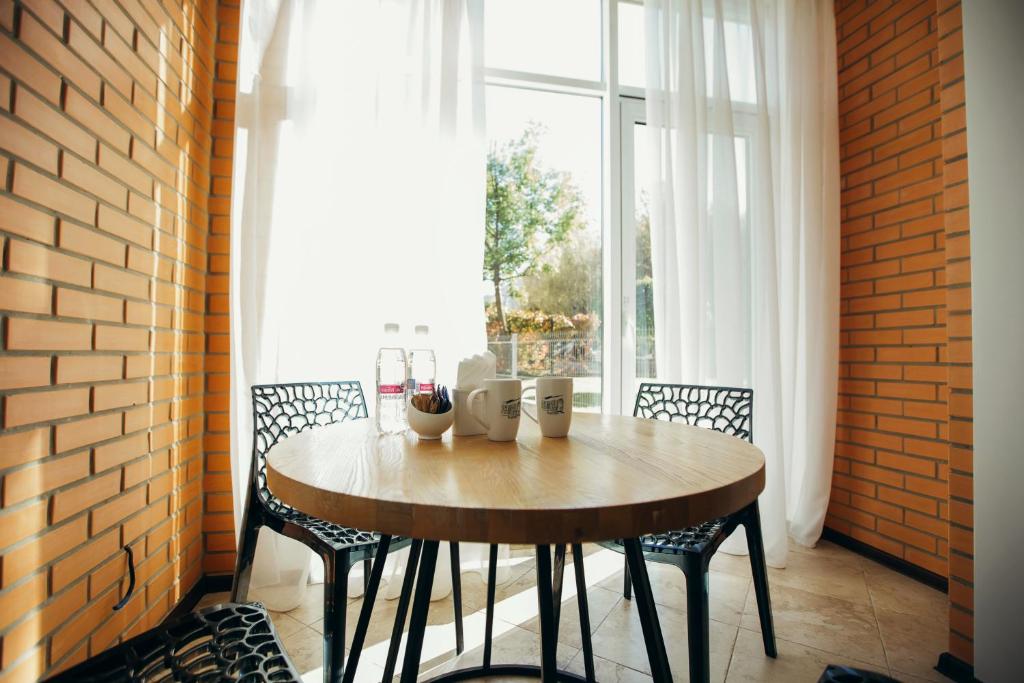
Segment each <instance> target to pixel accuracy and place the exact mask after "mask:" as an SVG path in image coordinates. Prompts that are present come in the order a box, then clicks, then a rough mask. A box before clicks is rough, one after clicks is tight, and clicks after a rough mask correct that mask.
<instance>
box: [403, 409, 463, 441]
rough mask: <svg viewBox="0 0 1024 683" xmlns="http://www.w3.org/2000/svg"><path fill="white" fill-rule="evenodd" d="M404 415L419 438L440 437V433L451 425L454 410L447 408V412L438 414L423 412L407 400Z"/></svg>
mask: <svg viewBox="0 0 1024 683" xmlns="http://www.w3.org/2000/svg"><path fill="white" fill-rule="evenodd" d="M406 416H407V417H408V419H409V427H410V428H412V431H414V432H416V433H417V434H419V437H420V438H421V439H440V438H441V435H442V434H444V433H445V432H446V431H448V428H449V427H451V426H452V421H453V420H454V417H455V411H453V410H452V409H451V408H449V409H448V412H447V413H441V414H440V415H435V414H433V413H424V412H422V411H420V410H417V409H416V406H414V405H413V404H412V401H409V402H408V403H407V404H406Z"/></svg>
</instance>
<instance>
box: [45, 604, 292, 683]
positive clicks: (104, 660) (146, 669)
mask: <svg viewBox="0 0 1024 683" xmlns="http://www.w3.org/2000/svg"><path fill="white" fill-rule="evenodd" d="M200 680H202V681H218V682H223V683H227V682H229V681H231V682H234V681H237V682H239V683H242V682H245V683H249V682H250V681H251V682H253V683H256V682H257V681H280V682H281V683H292V682H294V683H299V681H301V680H302V678H301V676H300V675H299V673H298V671H296V670H295V667H294V666H293V665H292V663H291V662H290V661H289V660H288V656H287V654H285V651H284V648H283V647H282V646H281V642H280V641H279V640H278V639H277V632H276V631H275V629H274V626H273V624H272V623H271V621H270V617H269V616H268V614H267V611H266V609H264V607H263V605H261V604H259V603H249V604H236V603H224V604H221V605H214V606H213V607H207V608H205V609H202V610H199V611H197V612H193V613H191V614H188V615H186V616H185V617H182V618H181V619H179V620H177V621H175V622H173V623H171V624H169V625H167V626H158V627H157V628H155V629H153V630H152V631H147V632H146V633H143V634H142V635H140V636H136V637H135V638H132V639H131V640H128V641H126V642H125V643H123V644H121V645H118V646H116V647H114V648H111V649H110V650H107V651H106V652H102V653H100V654H99V655H97V656H95V657H93V658H92V659H89V660H87V661H85V662H82V663H81V664H79V665H77V666H75V667H72V668H71V669H68V670H67V671H64V672H63V673H61V674H58V675H57V676H56V677H55V678H53V679H51V681H61V682H62V683H64V682H66V683H72V682H75V683H81V682H82V681H89V682H94V683H101V682H102V683H114V682H117V683H122V682H124V683H127V682H128V681H200Z"/></svg>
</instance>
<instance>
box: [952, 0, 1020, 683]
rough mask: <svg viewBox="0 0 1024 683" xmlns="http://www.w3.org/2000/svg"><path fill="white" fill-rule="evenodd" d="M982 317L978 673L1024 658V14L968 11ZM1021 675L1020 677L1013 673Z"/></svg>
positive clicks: (1006, 2) (978, 318)
mask: <svg viewBox="0 0 1024 683" xmlns="http://www.w3.org/2000/svg"><path fill="white" fill-rule="evenodd" d="M963 23H964V66H965V69H966V77H965V78H966V89H967V163H968V182H969V184H970V202H971V208H970V211H971V272H972V287H973V310H974V318H973V320H974V330H973V334H974V354H973V356H974V501H975V502H974V527H975V532H974V553H975V560H974V614H975V623H974V661H975V676H976V677H977V678H978V679H980V680H982V681H984V682H985V683H1000V682H1001V681H1019V680H1021V679H1020V675H1021V673H1020V671H1021V669H1020V668H1019V667H1020V666H1021V656H1022V655H1021V652H1022V647H1024V39H1022V36H1024V2H1022V0H965V2H964V3H963ZM1014 664H1016V666H1017V667H1018V668H1017V669H1016V672H1014V671H1013V666H1014Z"/></svg>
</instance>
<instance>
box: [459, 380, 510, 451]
mask: <svg viewBox="0 0 1024 683" xmlns="http://www.w3.org/2000/svg"><path fill="white" fill-rule="evenodd" d="M522 397H523V383H522V381H521V380H518V379H485V380H484V386H483V388H482V389H474V390H473V391H471V392H469V398H467V399H466V405H468V406H469V412H470V414H471V415H472V416H473V417H475V418H476V419H477V421H478V422H479V423H480V424H482V425H483V426H484V427H485V428H486V429H487V438H488V439H490V440H491V441H515V439H516V434H517V433H518V432H519V412H520V410H521V409H522ZM478 399H484V401H485V404H484V406H483V410H480V409H479V406H480V401H479V400H478Z"/></svg>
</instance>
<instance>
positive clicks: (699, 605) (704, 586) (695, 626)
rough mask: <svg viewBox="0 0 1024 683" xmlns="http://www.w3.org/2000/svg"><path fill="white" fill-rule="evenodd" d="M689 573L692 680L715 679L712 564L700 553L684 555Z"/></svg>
mask: <svg viewBox="0 0 1024 683" xmlns="http://www.w3.org/2000/svg"><path fill="white" fill-rule="evenodd" d="M682 569H683V573H684V574H686V628H687V634H686V635H687V641H688V644H689V647H690V681H692V683H709V681H710V680H711V641H710V637H709V626H710V624H709V623H708V619H709V612H708V567H707V563H706V562H705V561H704V558H703V557H702V556H700V555H686V556H684V557H683V565H682Z"/></svg>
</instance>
